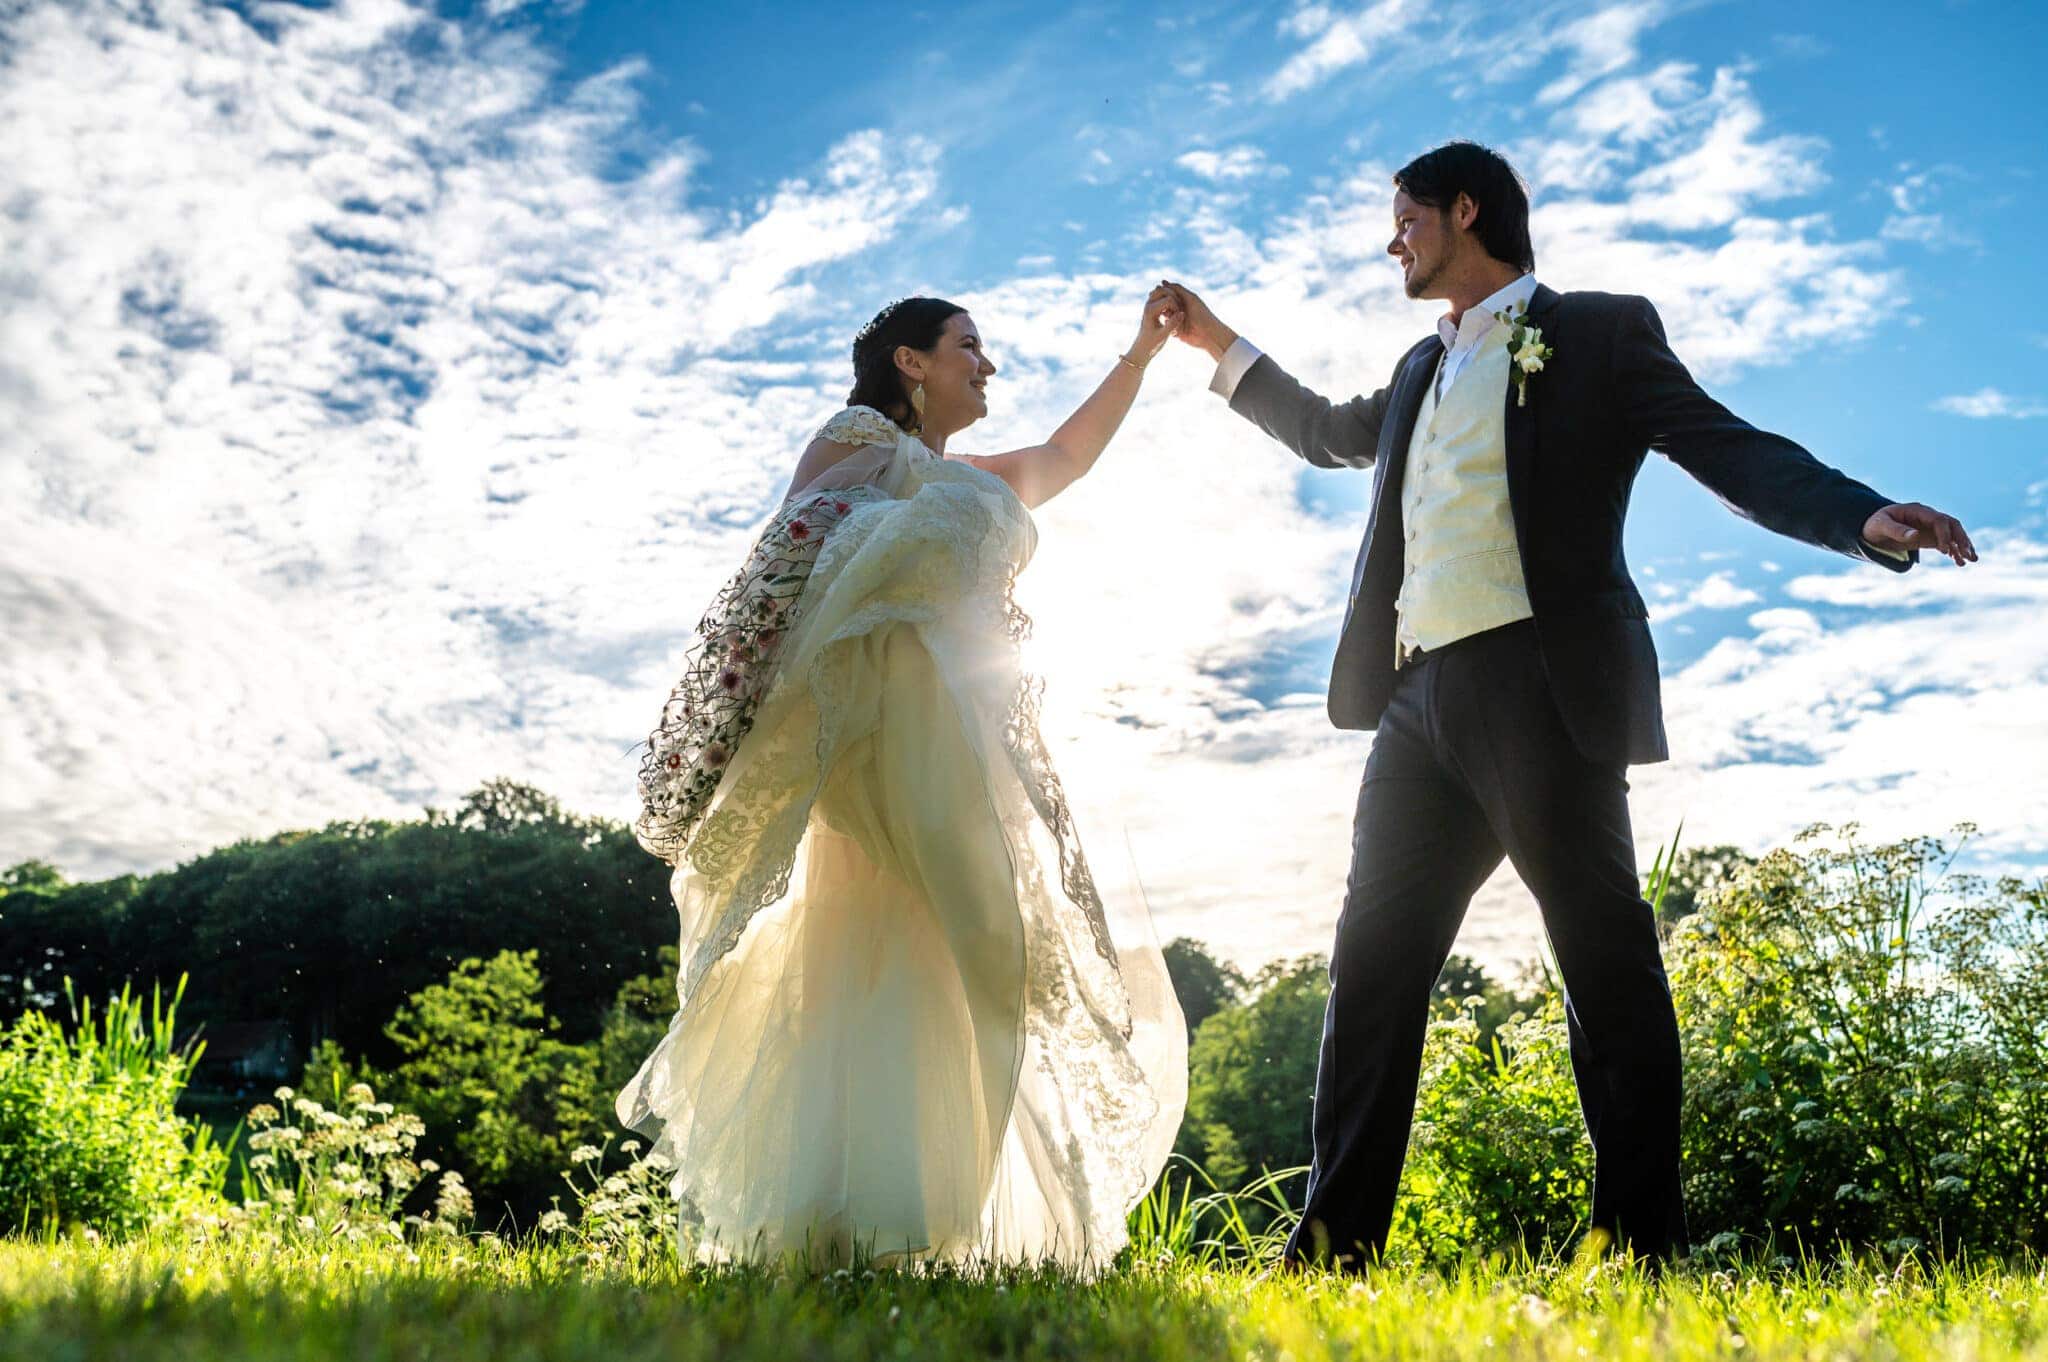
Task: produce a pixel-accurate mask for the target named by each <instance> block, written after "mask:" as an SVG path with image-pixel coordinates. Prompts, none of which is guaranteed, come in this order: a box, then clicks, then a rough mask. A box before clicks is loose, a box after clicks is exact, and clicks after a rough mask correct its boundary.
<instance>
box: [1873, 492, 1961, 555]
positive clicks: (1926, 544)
mask: <svg viewBox="0 0 2048 1362" xmlns="http://www.w3.org/2000/svg"><path fill="white" fill-rule="evenodd" d="M1863 542H1864V543H1866V544H1869V545H1870V546H1871V547H1872V548H1879V549H1894V550H1899V551H1903V550H1906V549H1924V548H1930V547H1931V548H1936V549H1939V550H1941V552H1943V553H1945V554H1947V555H1948V556H1949V557H1950V558H1951V559H1953V560H1954V561H1955V565H1956V566H1957V567H1961V566H1962V565H1963V564H1965V563H1974V562H1976V561H1977V549H1976V546H1975V545H1973V544H1971V543H1970V536H1969V534H1968V533H1967V532H1965V531H1964V529H1963V527H1962V523H1961V522H1960V521H1958V520H1957V519H1956V518H1955V517H1954V516H1952V515H1943V514H1942V513H1941V512H1940V511H1937V510H1935V509H1934V508H1933V507H1932V506H1923V505H1921V504H1920V503H1919V502H1917V501H1907V502H1902V503H1900V504H1898V505H1896V506H1885V507H1882V508H1880V509H1878V510H1876V511H1873V512H1871V515H1870V519H1868V520H1866V521H1864V522H1863Z"/></svg>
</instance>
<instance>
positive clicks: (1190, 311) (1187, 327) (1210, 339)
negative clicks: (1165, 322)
mask: <svg viewBox="0 0 2048 1362" xmlns="http://www.w3.org/2000/svg"><path fill="white" fill-rule="evenodd" d="M1161 282H1162V283H1164V284H1165V285H1166V287H1168V288H1170V289H1172V290H1173V292H1174V296H1175V297H1177V298H1179V299H1180V317H1181V321H1180V329H1179V330H1177V331H1175V332H1174V333H1173V334H1174V335H1176V336H1179V337H1180V338H1181V339H1182V340H1184V341H1186V342H1187V343H1188V344H1189V345H1192V346H1194V347H1195V348H1196V349H1197V350H1201V351H1204V352H1206V353H1207V354H1208V356H1209V358H1210V359H1213V360H1216V361H1218V362H1221V360H1222V359H1223V352H1224V351H1225V350H1228V349H1229V348H1230V347H1231V346H1232V345H1234V344H1236V342H1237V333H1236V332H1235V331H1232V330H1231V329H1230V328H1229V327H1227V326H1225V325H1224V324H1223V323H1222V322H1220V321H1218V320H1216V314H1215V313H1213V312H1211V311H1210V310H1209V305H1208V304H1207V303H1205V302H1203V301H1202V299H1201V296H1200V295H1199V294H1197V293H1196V292H1195V291H1194V290H1193V289H1191V288H1189V287H1188V286H1187V285H1185V284H1177V283H1175V282H1174V281H1173V280H1171V279H1166V280H1162V281H1161Z"/></svg>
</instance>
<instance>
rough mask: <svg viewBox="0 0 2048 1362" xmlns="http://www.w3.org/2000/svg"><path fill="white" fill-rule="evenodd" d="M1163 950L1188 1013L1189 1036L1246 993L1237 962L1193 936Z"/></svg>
mask: <svg viewBox="0 0 2048 1362" xmlns="http://www.w3.org/2000/svg"><path fill="white" fill-rule="evenodd" d="M1160 954H1161V955H1163V956H1164V957H1165V958H1166V974H1167V977H1168V978H1169V979H1171V980H1172V981H1173V992H1174V995H1175V996H1176V997H1178V998H1179V999H1180V1010H1181V1012H1182V1014H1183V1015H1185V1016H1186V1017H1187V1021H1188V1039H1189V1041H1191V1042H1192V1041H1193V1040H1194V1036H1195V1031H1196V1029H1197V1028H1199V1027H1200V1026H1201V1024H1202V1023H1203V1022H1204V1021H1206V1020H1208V1018H1210V1017H1211V1016H1213V1015H1215V1013H1216V1012H1218V1011H1219V1010H1220V1009H1222V1008H1225V1007H1228V1006H1230V1005H1231V1004H1233V1003H1235V1002H1237V1001H1238V999H1240V998H1242V997H1243V996H1244V989H1245V980H1244V975H1243V973H1242V972H1241V971H1239V969H1238V968H1237V966H1235V965H1231V964H1226V963H1224V962H1223V961H1221V960H1218V959H1217V958H1216V957H1215V956H1213V955H1211V954H1209V948H1208V947H1207V946H1204V945H1203V944H1202V943H1201V942H1199V941H1196V940H1194V939H1192V938H1190V937H1185V936H1180V937H1175V938H1174V939H1173V940H1171V941H1169V942H1167V943H1166V946H1165V948H1164V949H1163V950H1161V951H1160Z"/></svg>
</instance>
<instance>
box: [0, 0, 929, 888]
mask: <svg viewBox="0 0 2048 1362" xmlns="http://www.w3.org/2000/svg"><path fill="white" fill-rule="evenodd" d="M0 25H4V31H0V43H4V44H5V45H7V46H8V47H9V48H10V49H11V57H10V68H9V78H8V80H7V82H6V83H5V84H4V86H0V143H4V144H5V145H7V146H9V147H10V148H12V149H14V150H13V152H11V154H10V160H9V163H8V171H7V174H8V183H7V185H6V190H5V198H6V200H7V203H8V211H7V212H6V213H5V214H0V261H4V262H5V263H4V264H0V276H4V277H0V287H4V289H5V291H6V293H7V295H8V297H9V306H8V307H7V308H6V309H5V310H4V311H0V498H4V499H0V505H4V510H0V590H4V591H5V592H6V593H7V595H8V598H9V600H10V606H9V612H8V613H9V619H10V621H11V622H14V621H19V625H18V628H11V629H10V647H9V648H8V649H7V650H6V655H5V656H4V657H0V676H4V680H0V684H4V686H5V689H6V691H7V693H8V694H9V695H10V696H13V697H15V700H14V701H12V702H11V703H10V705H9V706H8V709H7V712H6V718H5V719H4V720H0V758H4V766H5V769H6V772H7V779H6V781H5V783H4V794H0V811H4V826H5V828H6V833H5V838H4V840H5V843H6V844H5V845H4V846H0V856H14V855H48V854H51V852H52V850H53V849H54V850H55V851H56V854H57V855H58V856H60V857H61V858H62V859H63V860H64V861H65V863H66V865H67V868H68V869H70V870H72V871H73V872H74V873H92V872H97V871H104V870H108V869H113V868H126V867H130V866H134V865H137V864H160V863H161V862H162V861H163V860H165V859H169V858H170V857H171V856H172V855H174V854H179V855H182V854H188V853H190V852H192V851H196V850H198V849H200V848H202V847H205V846H209V845H213V844H215V843H218V842H221V841H225V840H229V839H231V838H233V837H237V836H242V835H247V834H248V833H250V832H259V831H266V830H269V829H270V828H273V827H275V826H277V825H278V823H279V822H285V821H289V822H308V821H316V822H317V821H321V820H323V819H324V818H327V817H342V816H355V815H359V814H365V813H379V814H390V813H394V812H403V811H404V810H406V809H409V808H415V807H417V805H418V804H419V803H421V802H424V801H426V800H428V799H439V800H445V799H447V798H449V797H451V796H452V795H455V794H459V793H460V791H461V790H463V789H465V788H467V787H468V786H470V785H473V784H474V783H476V782H477V781H479V780H481V779H483V778H486V777H488V776H491V775H493V774H499V773H513V774H518V775H521V776H525V777H530V778H534V779H537V780H540V781H541V782H542V783H544V784H548V785H550V786H551V787H552V788H554V789H555V790H556V791H557V792H558V793H560V794H562V795H563V796H564V797H566V798H568V799H570V801H571V802H572V803H576V804H580V805H581V806H583V807H596V808H600V809H604V810H606V811H610V812H619V811H622V810H621V804H620V797H621V795H623V794H625V793H628V792H630V789H631V781H630V763H629V762H628V761H627V760H626V758H625V756H624V749H625V747H626V746H627V744H629V743H630V742H631V741H632V740H633V739H634V738H635V737H637V736H639V733H640V732H641V731H642V730H644V728H645V726H646V724H647V713H646V709H647V703H648V699H647V697H648V695H649V694H650V693H654V692H656V691H658V689H659V688H661V687H663V686H665V684H666V681H667V680H668V677H667V676H666V673H667V671H668V670H669V667H670V665H671V663H670V661H669V659H670V657H671V655H672V654H673V653H674V652H675V651H676V650H677V649H678V648H679V647H680V645H681V644H682V642H683V641H684V634H685V631H686V630H687V628H688V626H689V624H690V623H691V622H693V621H694V618H695V614H694V612H695V610H696V608H697V607H698V605H699V604H700V601H701V598H702V596H703V595H704V594H706V590H705V588H706V585H707V584H708V583H709V582H711V581H712V580H714V579H715V577H716V576H717V575H718V574H721V573H722V572H723V571H724V570H725V568H726V567H727V565H728V564H729V562H730V560H731V558H732V557H733V555H734V554H735V552H736V550H737V549H738V548H739V546H740V545H741V542H742V540H743V537H744V534H745V532H746V529H747V527H748V526H749V524H750V523H751V522H752V520H753V519H754V518H755V517H756V516H757V515H758V514H759V512H760V509H761V506H762V501H763V498H764V497H766V496H767V495H769V494H770V492H771V491H772V489H773V487H774V485H775V484H776V482H777V481H778V480H779V478H780V477H781V476H783V474H784V470H783V468H782V467H781V464H780V461H779V460H765V459H763V458H762V456H761V449H762V448H763V447H764V446H769V447H774V448H787V447H790V446H791V445H792V444H793V443H796V442H800V439H801V436H802V435H803V433H804V432H805V431H806V430H807V429H808V428H809V426H810V425H811V424H812V423H814V422H815V421H816V420H817V419H818V416H819V412H820V409H821V408H822V407H827V406H829V402H830V397H829V396H828V394H829V392H830V386H831V385H830V383H828V382H826V381H824V379H823V377H822V375H821V374H820V373H818V372H817V371H815V370H814V369H813V368H812V367H811V366H810V364H809V363H807V362H803V361H799V362H795V363H792V362H787V361H776V360H770V359H763V358H761V357H758V356H756V355H752V354H750V353H749V350H750V346H751V343H752V342H753V341H754V340H755V339H757V338H759V337H760V336H762V335H763V333H764V332H765V331H767V330H769V329H770V328H782V329H784V330H787V329H788V328H790V327H792V326H798V327H801V326H803V325H805V324H807V319H809V318H812V317H814V316H815V315H816V313H817V312H818V310H819V307H820V304H819V302H818V300H817V296H816V294H815V293H814V291H813V290H814V285H813V284H812V282H811V280H810V275H811V273H812V272H813V271H815V270H816V269H818V268H820V267H822V266H825V265H827V264H829V263H831V262H833V261H837V260H841V259H844V258H847V257H849V256H851V255H854V254H857V253H860V252H862V251H865V250H867V249H869V248H871V247H873V246H874V245H876V244H877V243H879V242H881V241H884V240H887V239H889V238H891V237H892V236H895V235H897V234H898V233H900V232H902V231H903V230H905V224H906V223H907V222H908V221H909V220H910V218H911V216H912V214H913V211H914V210H917V209H919V208H921V207H925V206H928V205H930V204H931V203H932V202H933V200H934V196H935V193H936V186H937V175H936V168H935V161H934V155H935V153H934V152H933V151H932V149H931V148H930V147H928V146H926V145H924V144H922V143H920V142H917V141H915V140H907V141H906V140H903V139H885V138H884V137H883V136H882V135H880V134H878V133H872V132H867V133H856V134H853V135H851V136H849V137H847V138H845V139H844V140H842V141H841V142H840V143H838V144H837V145H836V146H834V147H832V148H830V149H829V150H827V149H822V148H821V151H824V153H825V154H824V159H823V162H822V164H821V165H820V167H819V169H818V171H817V173H816V175H815V176H814V177H807V178H802V179H789V180H786V181H784V182H783V183H781V184H779V185H777V186H775V187H774V188H773V189H772V190H771V191H770V192H768V193H767V194H766V195H765V196H764V198H763V199H762V200H761V202H759V203H758V204H757V205H756V206H755V207H754V209H753V211H751V212H749V213H747V214H745V215H743V216H740V217H737V218H733V219H728V220H718V221H713V220H710V219H709V218H707V217H706V216H705V215H703V214H701V213H699V212H697V211H694V210H692V209H691V207H690V206H689V204H688V202H687V199H688V194H689V189H690V180H691V175H692V171H693V168H694V164H695V154H694V152H693V151H692V150H691V149H690V148H689V147H687V146H677V147H673V148H670V149H668V150H666V151H663V152H659V153H658V154H656V155H655V156H654V157H653V158H652V159H651V161H650V162H649V164H648V166H647V168H646V169H645V170H644V171H643V172H642V173H640V174H638V175H636V176H632V177H629V178H625V179H620V178H617V177H616V176H614V175H612V174H610V173H608V172H609V165H608V158H609V157H610V155H611V153H612V146H613V143H614V141H615V140H616V139H617V137H618V135H619V134H620V133H621V131H622V130H623V129H624V128H625V127H626V126H627V124H628V122H629V121H630V119H631V118H632V117H633V116H634V114H635V111H636V100H635V95H634V82H635V80H636V79H637V78H638V76H639V74H640V72H639V68H637V67H636V66H630V65H629V66H626V67H623V68H619V69H617V70H614V71H611V72H608V73H605V74H603V75H600V76H598V77H596V78H594V79H592V80H589V81H585V82H583V83H582V84H580V85H578V86H576V87H574V88H572V89H570V90H568V91H567V92H566V93H564V94H561V95H559V96H558V95H553V94H550V93H549V89H548V87H549V81H550V78H551V67H550V62H549V59H548V58H547V57H546V55H545V54H544V53H543V52H542V51H540V50H539V49H538V48H537V47H536V46H535V45H534V44H533V42H532V41H531V40H530V38H527V37H525V36H522V35H521V34H520V33H519V32H518V31H516V30H507V29H493V30H490V31H479V30H472V29H466V28H462V27H459V26H455V25H451V24H446V23H443V22H442V21H440V20H438V19H435V18H433V17H432V16H431V15H430V14H429V13H428V12H427V11H425V10H420V9H414V8H409V7H407V6H405V5H401V4H395V3H387V4H354V5H342V6H337V7H336V8H334V9H332V10H326V11H315V10H297V9H276V10H267V11H265V18H264V26H263V28H262V29H260V30H259V29H258V28H257V27H254V26H252V25H251V24H250V23H249V22H247V21H245V20H244V19H243V18H241V17H239V16H238V15H236V14H235V13H234V12H233V11H230V10H225V9H221V8H219V7H216V6H212V5H204V4H198V3H185V4H180V3H169V4H163V5H158V6H155V7H154V8H153V11H152V14H151V16H150V17H149V18H148V19H142V18H137V17H135V16H134V15H133V14H131V12H130V11H129V10H127V9H126V8H125V7H121V6H115V5H111V4H77V5H64V6H56V5H45V6H38V7H34V8H29V9H23V10H17V11H14V12H12V13H10V14H9V15H8V16H7V18H6V19H5V20H4V21H0ZM266 35H268V36H266ZM834 348H835V349H836V348H837V347H836V345H835V347H834ZM116 800H118V801H120V803H121V804H122V805H123V806H124V808H132V807H140V806H147V807H148V809H149V814H148V816H147V817H145V818H134V817H130V816H127V815H126V814H123V815H120V816H110V815H109V805H110V804H112V803H113V802H114V801H116Z"/></svg>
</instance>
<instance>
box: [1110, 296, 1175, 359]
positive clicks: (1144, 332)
mask: <svg viewBox="0 0 2048 1362" xmlns="http://www.w3.org/2000/svg"><path fill="white" fill-rule="evenodd" d="M1180 320H1181V310H1180V300H1179V299H1178V298H1177V297H1175V296H1174V292H1173V290H1172V289H1170V288H1168V287H1167V286H1166V285H1165V284H1161V285H1159V286H1158V287H1157V288H1155V289H1153V290H1152V292H1151V293H1149V294H1148V295H1146V298H1145V315H1144V317H1143V318H1142V319H1141V320H1140V321H1139V322H1138V338H1137V339H1136V340H1134V341H1132V342H1131V348H1130V349H1129V350H1126V351H1125V352H1124V354H1125V356H1126V357H1127V358H1128V359H1129V360H1130V362H1131V363H1132V364H1133V365H1134V366H1136V367H1137V368H1140V369H1142V368H1144V367H1145V366H1146V365H1147V364H1149V363H1150V362H1151V360H1152V356H1154V355H1156V354H1158V353H1159V351H1160V350H1161V348H1163V347H1164V346H1165V344H1166V342H1167V341H1168V339H1170V338H1171V337H1172V336H1173V334H1174V332H1175V331H1177V330H1178V329H1179V327H1180Z"/></svg>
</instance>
